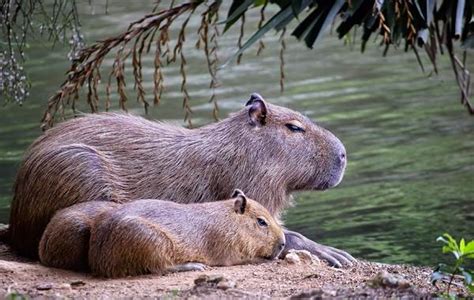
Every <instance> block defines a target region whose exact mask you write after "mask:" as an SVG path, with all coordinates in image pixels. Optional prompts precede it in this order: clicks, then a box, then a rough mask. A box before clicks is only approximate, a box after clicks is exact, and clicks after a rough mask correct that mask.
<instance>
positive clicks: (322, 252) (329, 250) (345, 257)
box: [310, 243, 357, 268]
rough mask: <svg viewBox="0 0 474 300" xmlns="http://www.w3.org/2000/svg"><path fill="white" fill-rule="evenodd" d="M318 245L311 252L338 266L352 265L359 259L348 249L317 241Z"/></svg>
mask: <svg viewBox="0 0 474 300" xmlns="http://www.w3.org/2000/svg"><path fill="white" fill-rule="evenodd" d="M315 244H316V246H314V247H311V250H310V252H311V253H312V254H313V255H315V256H317V257H318V258H319V259H321V260H325V261H327V262H328V263H329V264H330V265H332V266H333V267H336V268H343V267H350V266H352V265H354V264H355V263H356V262H357V260H356V259H355V258H354V257H352V255H350V254H349V253H347V252H346V251H343V250H340V249H337V248H334V247H330V246H325V245H321V244H317V243H315Z"/></svg>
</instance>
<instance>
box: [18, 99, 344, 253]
mask: <svg viewBox="0 0 474 300" xmlns="http://www.w3.org/2000/svg"><path fill="white" fill-rule="evenodd" d="M294 126H296V127H294ZM295 128H296V129H298V128H299V129H302V130H296V129H295ZM345 166H346V158H345V149H344V146H343V145H342V143H341V142H340V141H339V140H338V139H337V138H336V137H335V136H334V135H333V134H332V133H330V132H329V131H327V130H325V129H323V128H321V127H319V126H318V125H316V124H315V123H314V122H312V121H311V120H310V119H309V118H307V117H306V116H303V115H302V114H300V113H298V112H295V111H293V110H290V109H288V108H284V107H281V106H277V105H272V104H269V103H267V102H266V101H264V100H263V99H262V98H261V97H260V96H259V95H258V94H252V97H251V99H250V100H249V101H248V103H247V105H246V106H245V107H244V108H243V109H242V110H241V111H239V112H237V113H233V114H231V115H230V116H229V117H228V118H226V119H223V120H222V121H220V122H216V123H212V124H209V125H206V126H203V127H200V128H196V129H186V128H182V127H179V126H174V125H171V124H167V123H162V122H153V121H149V120H146V119H144V118H141V117H136V116H132V115H128V114H112V113H103V114H92V115H86V116H84V117H79V118H75V119H72V120H69V121H66V122H63V123H61V124H58V126H56V127H54V128H52V129H49V130H48V131H46V132H45V133H44V134H43V135H42V136H41V137H39V138H38V139H37V140H36V141H35V142H34V143H33V144H32V145H31V147H30V148H29V149H28V151H27V152H26V154H25V158H24V160H23V163H22V164H21V166H20V168H19V170H18V175H17V178H16V181H15V187H14V198H13V201H12V208H11V215H10V222H11V224H10V243H11V245H12V246H13V247H14V249H16V250H17V251H18V252H19V253H20V254H22V255H25V256H29V257H33V258H34V257H37V256H38V244H39V241H40V238H41V235H42V233H43V231H44V229H45V227H46V225H47V224H48V222H49V221H50V219H51V218H52V216H53V215H54V213H55V212H56V211H58V210H60V209H63V208H66V207H69V206H72V205H74V204H77V203H80V202H86V201H112V202H116V203H125V202H128V201H131V200H133V199H169V200H172V201H175V202H178V203H201V202H205V201H217V200H219V199H224V198H226V197H227V196H228V195H229V194H230V193H231V192H232V191H233V189H235V188H241V189H243V190H244V191H245V192H246V194H247V195H248V196H249V197H250V198H253V199H257V201H259V202H260V203H261V204H262V205H263V206H264V207H266V208H267V209H268V210H269V212H270V213H271V214H272V215H273V216H274V217H276V218H278V217H279V216H280V214H281V213H282V211H283V210H284V209H285V208H286V207H287V206H288V205H290V202H291V200H290V199H291V197H290V193H291V192H293V191H297V190H324V189H326V188H330V187H333V186H335V185H337V184H338V183H339V182H340V181H341V179H342V176H343V173H344V169H345ZM318 251H319V250H318Z"/></svg>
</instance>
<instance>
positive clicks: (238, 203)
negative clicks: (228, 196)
mask: <svg viewBox="0 0 474 300" xmlns="http://www.w3.org/2000/svg"><path fill="white" fill-rule="evenodd" d="M232 198H236V199H235V201H234V211H235V212H236V213H238V214H244V213H245V208H246V207H247V197H246V196H245V194H244V193H243V192H242V191H241V190H238V189H235V190H234V193H232Z"/></svg>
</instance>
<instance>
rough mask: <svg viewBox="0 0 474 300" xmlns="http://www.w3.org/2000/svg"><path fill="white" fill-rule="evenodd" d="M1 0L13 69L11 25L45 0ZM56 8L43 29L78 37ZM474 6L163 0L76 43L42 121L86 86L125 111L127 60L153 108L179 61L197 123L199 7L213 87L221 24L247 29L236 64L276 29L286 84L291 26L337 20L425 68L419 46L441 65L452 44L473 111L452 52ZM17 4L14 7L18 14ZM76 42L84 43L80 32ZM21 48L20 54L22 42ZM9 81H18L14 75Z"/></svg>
mask: <svg viewBox="0 0 474 300" xmlns="http://www.w3.org/2000/svg"><path fill="white" fill-rule="evenodd" d="M3 1H4V3H3V4H2V11H1V16H2V18H3V19H2V21H3V23H5V24H7V27H6V28H7V29H3V31H2V34H3V35H5V36H7V37H8V43H7V44H8V45H9V48H8V50H6V52H5V50H3V51H4V52H5V53H6V55H4V57H2V62H8V63H9V64H10V67H9V68H15V67H13V65H14V64H16V65H18V63H17V62H16V61H14V60H13V58H14V56H15V55H13V52H14V51H13V48H12V45H13V44H14V43H13V42H12V37H13V38H15V41H16V38H17V36H18V34H16V33H15V32H16V31H15V30H13V31H12V30H10V29H11V28H13V27H14V26H20V27H21V29H22V30H23V31H22V32H23V35H25V32H26V31H27V29H28V28H30V27H31V29H33V28H32V26H31V25H28V24H27V22H26V23H25V21H22V22H23V23H21V22H20V21H19V20H20V19H21V20H28V11H29V10H28V9H30V10H34V9H35V8H37V7H41V8H43V10H45V9H44V7H43V4H42V2H43V1H46V0H29V1H26V2H24V1H23V2H18V1H6V0H3ZM24 3H26V4H24ZM35 3H36V6H35ZM58 3H59V7H58ZM15 5H16V6H15ZM61 5H63V6H61ZM68 5H70V7H69V6H68ZM269 5H273V6H275V7H278V9H277V10H272V11H276V12H275V13H273V14H272V15H271V16H269V17H268V16H266V11H267V8H268V6H269ZM54 7H56V8H55V9H53V15H52V16H53V17H52V19H51V20H53V22H52V23H46V24H49V25H48V26H49V27H47V29H48V32H49V36H48V37H49V38H52V39H54V40H60V38H59V36H60V34H58V33H61V32H62V33H65V32H66V31H67V30H69V32H70V33H72V34H73V36H74V34H76V33H77V32H78V30H77V28H79V21H78V19H77V11H76V10H75V1H66V4H64V1H60V0H54V6H53V8H54ZM61 9H62V10H61ZM252 9H256V10H259V13H260V20H259V22H258V29H257V30H256V31H255V32H254V33H253V34H252V35H251V36H250V37H249V38H248V39H246V40H245V41H244V26H245V15H246V13H247V12H248V11H250V10H252ZM223 10H224V11H225V12H226V17H225V18H223V20H221V19H220V12H221V11H223ZM473 10H474V1H472V0H471V1H467V2H466V1H465V0H444V1H441V0H439V1H437V0H385V1H384V0H335V1H322V0H234V1H232V2H231V3H230V6H228V4H227V3H223V1H221V0H215V1H209V0H208V1H206V0H194V1H193V0H190V1H189V2H186V3H182V2H180V3H175V2H174V1H171V3H166V4H162V3H158V4H157V6H156V7H155V9H154V10H153V12H151V13H150V14H148V15H146V16H144V17H143V18H141V19H140V20H137V21H135V22H133V23H131V24H130V26H129V27H128V28H127V29H126V30H125V31H124V32H122V33H120V34H118V35H116V36H114V37H110V38H107V39H105V40H102V41H99V42H97V43H94V44H92V45H90V46H88V47H84V48H82V50H81V51H77V49H76V50H75V51H73V52H74V53H75V55H70V58H71V59H72V64H71V67H70V68H69V70H68V72H67V78H66V80H65V81H64V83H63V84H62V85H61V87H60V89H59V90H58V91H57V93H56V94H55V95H53V96H52V97H51V98H50V99H49V101H48V108H47V111H46V112H45V114H44V117H43V126H44V128H48V127H50V126H52V124H53V122H54V120H55V118H56V117H57V116H64V110H65V108H66V107H67V106H71V107H72V109H73V110H74V108H75V105H76V102H77V101H78V100H79V98H80V97H79V92H80V91H81V89H82V88H85V89H86V93H87V97H86V99H87V103H88V105H89V106H90V109H91V111H92V112H96V111H98V109H99V101H104V107H105V109H106V110H108V109H109V108H110V105H111V100H110V95H111V93H112V92H113V91H114V90H115V91H116V92H117V94H118V95H119V105H120V107H121V108H122V109H124V110H126V103H127V99H128V95H127V93H126V91H125V86H126V82H127V78H126V76H125V68H126V65H127V64H131V69H132V71H133V81H134V89H135V91H136V98H137V101H138V102H139V103H140V104H141V105H142V106H143V107H144V108H145V110H147V109H148V107H149V106H150V104H151V102H152V103H153V104H158V103H159V102H160V97H161V93H162V91H163V86H164V85H163V82H164V77H163V72H162V69H163V67H165V66H166V65H168V64H170V63H175V62H176V63H179V64H180V70H181V76H182V84H181V91H182V93H183V108H184V112H185V120H186V121H188V123H189V125H192V124H191V118H190V117H191V114H192V110H191V106H190V99H189V94H188V91H187V87H186V56H185V53H184V51H183V45H184V43H185V42H187V40H186V35H187V33H186V27H187V24H188V22H189V20H190V18H191V17H192V16H193V15H198V16H199V17H200V18H201V25H200V27H199V29H198V32H197V33H198V39H197V43H196V47H197V48H200V49H202V50H203V51H204V54H205V57H206V61H207V65H208V70H209V74H210V77H211V82H210V87H211V88H212V89H215V88H216V87H217V85H218V81H217V75H216V74H217V72H218V58H217V49H218V43H217V42H218V36H219V35H220V34H221V33H220V31H221V30H222V32H223V34H225V32H226V31H227V30H228V29H229V28H231V27H233V26H239V23H240V32H241V34H240V37H239V39H238V41H237V45H238V50H237V51H235V53H234V54H233V55H232V56H231V57H230V58H228V60H227V61H226V62H225V63H224V66H225V65H227V64H229V63H231V62H233V61H237V62H239V61H240V58H241V55H242V53H243V52H244V51H245V50H247V49H248V48H249V47H250V46H251V45H254V44H256V43H258V45H259V51H258V53H260V52H261V50H262V49H263V48H264V44H263V42H262V40H261V39H262V37H263V36H264V35H265V34H266V33H267V32H269V31H271V30H276V31H278V32H280V33H281V51H280V61H281V67H280V70H281V72H280V73H281V80H280V83H281V87H282V89H283V79H284V56H283V54H284V50H285V40H284V36H285V34H287V33H288V32H291V35H292V36H294V37H296V38H297V39H298V40H300V41H302V42H304V43H305V45H306V46H308V47H310V48H313V46H314V45H315V44H316V43H318V42H319V41H320V40H321V37H322V36H323V34H324V32H326V31H327V30H328V29H329V28H330V27H331V28H335V32H336V33H337V35H338V37H339V38H340V39H344V40H351V41H352V43H355V40H356V32H357V30H359V31H360V32H361V34H360V38H359V42H360V45H361V51H362V52H364V50H365V48H366V46H367V42H368V41H369V39H370V38H371V37H373V38H374V39H375V40H378V41H379V43H380V46H382V47H384V55H386V54H387V53H388V50H389V49H390V48H395V49H400V48H401V49H403V50H404V51H413V53H414V54H415V55H416V57H417V58H418V62H419V63H420V65H421V67H422V68H424V67H423V65H422V63H421V59H420V53H419V50H420V49H423V50H424V52H425V53H426V55H427V57H428V58H429V60H430V61H431V63H432V66H433V69H434V71H435V72H437V69H438V68H437V57H438V55H439V54H443V53H444V52H447V53H448V55H449V57H450V60H451V63H452V67H453V70H454V74H455V78H456V82H457V84H458V85H459V88H460V91H461V102H462V104H463V105H464V106H465V107H466V108H467V109H468V111H469V112H470V113H474V108H473V106H472V105H471V103H470V102H469V95H470V73H469V71H468V70H467V68H466V52H464V55H463V58H461V59H460V58H458V57H457V56H456V51H455V47H454V44H455V43H456V42H457V41H460V43H461V47H464V48H472V47H474V36H473V32H474V21H473V18H472V17H473V16H472V12H473ZM12 11H15V12H16V13H15V14H12ZM45 11H46V10H45ZM17 12H21V13H22V16H23V17H22V18H18V17H16V16H17V15H18V13H17ZM66 12H68V13H66ZM59 18H63V19H64V20H65V22H64V24H68V25H65V26H63V27H57V26H58V25H57V24H58V23H57V22H56V21H54V20H58V19H59ZM8 24H9V25H8ZM21 24H25V25H21ZM55 24H56V25H55ZM25 26H26V27H25ZM173 26H174V27H175V28H179V34H178V36H177V37H176V40H175V42H174V43H173V42H172V40H173V39H172V38H171V37H170V29H171V28H172V27H173ZM8 27H10V29H8ZM2 28H3V27H2ZM51 28H53V30H51ZM290 29H291V30H290ZM20 31H21V30H20ZM12 32H13V33H12ZM76 37H81V35H80V34H79V33H77V34H76ZM75 40H78V41H81V38H76V39H75ZM76 44H80V43H76ZM17 45H22V43H21V42H20V43H17ZM2 47H3V46H2ZM76 48H77V47H76ZM18 50H19V52H20V53H22V49H21V48H19V49H18ZM148 53H152V54H153V55H154V69H155V71H154V74H153V84H154V87H153V91H152V94H153V99H148V98H147V97H146V96H145V94H146V93H145V89H144V88H143V80H144V78H143V76H142V72H141V69H142V56H143V55H146V54H148ZM107 55H114V60H113V66H112V68H111V70H110V72H109V74H108V76H106V78H107V80H105V82H106V83H105V84H103V85H104V89H105V94H106V97H105V100H100V97H99V87H100V86H101V82H102V80H101V79H102V77H103V76H102V74H101V71H102V70H103V69H104V68H103V67H102V62H103V61H104V58H105V57H106V56H107ZM20 56H21V55H20ZM5 57H6V58H5ZM10 58H11V59H10ZM7 75H8V74H7ZM1 78H2V84H1V86H2V87H3V93H4V94H6V95H13V94H14V93H15V92H14V91H15V90H17V89H18V87H15V86H14V83H13V84H12V83H8V82H7V81H5V79H4V78H5V76H3V75H2V77H1ZM13 82H20V81H18V80H13ZM10 98H11V97H10ZM15 99H16V98H15ZM210 101H211V102H213V103H214V117H215V118H217V111H218V107H217V101H216V98H215V96H214V95H213V96H212V97H211V99H210Z"/></svg>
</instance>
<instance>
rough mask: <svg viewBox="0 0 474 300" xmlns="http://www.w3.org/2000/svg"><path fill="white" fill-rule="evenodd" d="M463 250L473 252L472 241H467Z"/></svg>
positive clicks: (473, 245) (473, 243)
mask: <svg viewBox="0 0 474 300" xmlns="http://www.w3.org/2000/svg"><path fill="white" fill-rule="evenodd" d="M464 251H465V252H474V241H470V242H469V243H467V245H466V246H465V247H464Z"/></svg>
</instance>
